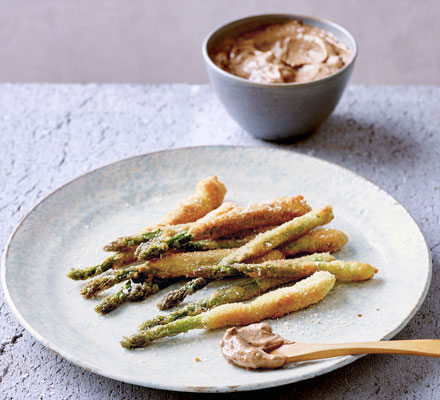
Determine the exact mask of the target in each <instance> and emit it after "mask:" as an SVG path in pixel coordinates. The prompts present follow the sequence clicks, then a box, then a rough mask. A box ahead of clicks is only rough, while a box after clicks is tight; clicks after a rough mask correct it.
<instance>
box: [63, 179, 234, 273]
mask: <svg viewBox="0 0 440 400" xmlns="http://www.w3.org/2000/svg"><path fill="white" fill-rule="evenodd" d="M225 194H226V188H225V185H224V184H223V183H222V182H220V181H219V180H218V179H217V177H216V176H213V177H211V178H206V179H203V180H201V181H200V182H198V183H197V184H196V193H195V194H194V195H192V196H190V197H189V198H187V199H185V200H184V201H183V202H182V203H181V204H179V206H178V207H177V208H176V209H175V210H173V211H171V212H170V213H169V214H168V215H166V216H165V217H164V218H162V220H160V221H159V223H158V224H157V225H156V226H153V227H149V228H145V229H143V230H142V231H141V232H140V233H139V234H138V235H135V236H132V237H122V238H119V239H117V240H116V241H114V242H112V243H110V244H109V245H107V246H105V247H104V250H105V251H117V252H118V253H116V254H115V255H113V256H111V257H108V258H107V259H106V260H104V262H102V263H101V264H98V265H96V266H93V267H89V268H82V269H78V268H72V270H71V271H70V272H69V274H68V275H67V276H68V277H69V278H71V279H74V280H84V279H88V278H91V277H93V276H96V275H99V274H101V273H103V272H105V271H107V270H109V269H110V268H119V267H121V266H123V265H127V264H130V263H132V262H134V261H136V260H137V256H135V255H134V251H135V246H137V245H138V244H139V243H142V242H145V241H150V240H152V239H154V238H155V237H157V236H159V235H161V234H162V233H163V230H162V229H157V227H163V226H173V225H177V226H176V227H175V228H174V233H175V234H176V233H178V232H179V229H188V225H185V224H188V223H191V222H194V221H196V220H197V219H199V218H201V217H203V216H205V215H206V214H209V212H210V211H212V210H215V209H217V210H220V212H219V211H217V213H214V214H213V215H219V214H221V213H222V212H227V211H229V210H231V209H232V208H234V207H235V204H233V203H227V204H225V205H223V207H221V205H222V204H221V203H222V201H223V199H224V196H225ZM170 229H171V228H170Z"/></svg>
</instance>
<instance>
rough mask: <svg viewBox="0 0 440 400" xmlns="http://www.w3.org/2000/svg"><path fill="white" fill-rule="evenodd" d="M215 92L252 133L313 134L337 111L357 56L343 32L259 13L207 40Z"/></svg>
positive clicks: (351, 39) (305, 19)
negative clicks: (334, 110)
mask: <svg viewBox="0 0 440 400" xmlns="http://www.w3.org/2000/svg"><path fill="white" fill-rule="evenodd" d="M203 55H204V59H205V63H206V67H207V71H208V76H209V79H210V82H211V84H212V87H213V88H214V91H215V92H216V94H217V96H218V97H219V99H220V101H221V102H222V103H223V105H224V106H225V108H226V110H227V111H228V113H229V114H230V115H231V117H232V118H233V119H234V120H235V121H236V122H237V123H238V124H239V125H240V126H241V127H242V128H244V129H245V130H246V131H248V132H249V133H251V134H252V135H254V136H256V137H258V138H261V139H266V140H282V139H287V138H290V137H293V136H298V135H303V134H306V133H309V132H311V131H313V130H315V129H316V128H317V127H318V126H319V125H320V124H321V123H322V122H323V121H324V120H325V119H326V118H327V117H328V116H329V115H330V113H331V112H332V111H333V109H334V108H335V107H336V105H337V103H338V101H339V99H340V97H341V95H342V93H343V91H344V89H345V86H346V84H347V82H348V79H349V78H350V75H351V72H352V69H353V65H354V61H355V59H356V55H357V45H356V41H355V39H354V37H353V36H352V35H351V34H350V33H349V32H348V31H347V30H345V29H344V28H342V27H341V26H339V25H337V24H335V23H333V22H330V21H325V20H321V19H317V18H312V17H305V16H299V15H285V14H277V15H272V14H270V15H259V16H255V17H249V18H244V19H241V20H238V21H234V22H231V23H228V24H226V25H224V26H222V27H220V28H218V29H216V30H215V31H214V32H213V33H211V34H210V35H208V37H207V38H206V39H205V41H204V44H203Z"/></svg>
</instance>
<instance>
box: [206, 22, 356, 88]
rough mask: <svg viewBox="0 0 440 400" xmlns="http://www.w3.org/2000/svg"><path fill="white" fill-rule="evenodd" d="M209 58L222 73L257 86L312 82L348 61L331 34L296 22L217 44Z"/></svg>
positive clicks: (256, 31) (344, 48)
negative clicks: (247, 80)
mask: <svg viewBox="0 0 440 400" xmlns="http://www.w3.org/2000/svg"><path fill="white" fill-rule="evenodd" d="M210 56H211V59H212V60H213V61H214V63H215V64H216V65H217V66H219V67H220V68H222V69H223V70H225V71H227V72H230V73H231V74H233V75H236V76H239V77H241V78H245V79H249V80H250V81H253V82H259V83H291V82H298V83H300V82H310V81H314V80H317V79H321V78H324V77H326V76H328V75H331V74H334V73H335V72H337V71H338V70H340V69H341V68H342V67H343V66H344V65H346V64H347V63H348V62H349V61H350V59H351V54H350V50H349V49H348V47H347V46H346V45H345V44H342V43H339V42H338V40H337V39H336V38H335V37H334V36H333V35H332V34H331V33H329V32H326V31H325V30H323V29H320V28H317V27H314V26H310V25H305V24H303V23H302V21H299V20H293V21H289V22H285V23H282V24H271V25H266V26H263V27H261V28H258V29H255V30H252V31H248V32H245V33H242V34H241V35H239V36H237V37H235V38H232V39H228V40H225V41H223V42H222V43H220V44H219V45H218V46H217V47H216V48H215V49H214V50H213V51H212V52H211V54H210Z"/></svg>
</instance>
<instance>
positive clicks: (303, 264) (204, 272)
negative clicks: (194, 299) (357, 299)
mask: <svg viewBox="0 0 440 400" xmlns="http://www.w3.org/2000/svg"><path fill="white" fill-rule="evenodd" d="M329 254H330V253H317V254H316V255H315V256H316V261H302V260H301V259H297V258H293V259H289V260H273V261H266V262H264V263H261V264H245V263H235V264H230V265H228V266H221V265H215V266H212V265H209V266H203V267H199V268H198V269H197V270H195V271H194V275H198V276H201V277H204V278H205V279H218V278H222V277H227V276H231V275H232V276H233V275H238V274H242V275H247V276H251V277H253V278H289V277H291V278H294V279H295V278H296V276H297V274H299V276H302V275H304V273H305V272H306V273H307V272H308V273H309V274H310V273H313V272H315V271H328V272H331V273H332V274H333V275H335V277H336V279H337V280H340V281H365V280H368V279H371V278H372V277H373V276H374V274H376V273H377V269H376V268H374V267H372V266H371V265H370V264H366V263H361V262H358V261H339V260H334V261H326V260H325V259H324V258H325V256H326V255H329ZM320 255H323V258H321V259H319V256H320Z"/></svg>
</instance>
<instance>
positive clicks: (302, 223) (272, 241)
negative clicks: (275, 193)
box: [220, 205, 333, 265]
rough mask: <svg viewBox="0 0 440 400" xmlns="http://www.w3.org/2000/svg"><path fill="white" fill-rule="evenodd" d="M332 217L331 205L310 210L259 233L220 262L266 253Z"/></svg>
mask: <svg viewBox="0 0 440 400" xmlns="http://www.w3.org/2000/svg"><path fill="white" fill-rule="evenodd" d="M332 219H333V210H332V208H331V206H329V205H328V206H325V207H324V208H322V209H320V210H318V211H313V210H312V211H310V212H308V213H307V214H304V215H302V216H300V217H296V218H294V219H292V220H290V221H288V222H285V223H284V224H282V225H280V226H278V227H276V228H274V229H271V230H270V231H267V232H264V233H260V234H259V235H258V236H257V237H255V239H253V240H251V241H250V242H248V243H246V244H245V245H244V246H242V247H240V248H238V249H236V250H235V251H233V252H232V253H231V254H230V255H228V256H227V257H225V258H224V259H223V260H222V261H221V262H220V264H221V265H230V264H233V263H239V262H242V261H244V260H246V259H248V258H249V257H256V256H259V255H260V254H264V253H267V252H268V251H269V250H272V249H274V248H276V247H278V246H279V245H281V244H283V243H285V242H287V241H292V240H295V239H297V238H299V237H300V236H301V235H303V234H304V233H306V232H308V231H310V230H312V229H313V228H316V227H317V226H320V225H325V224H328V223H329V222H330V221H331V220H332Z"/></svg>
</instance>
